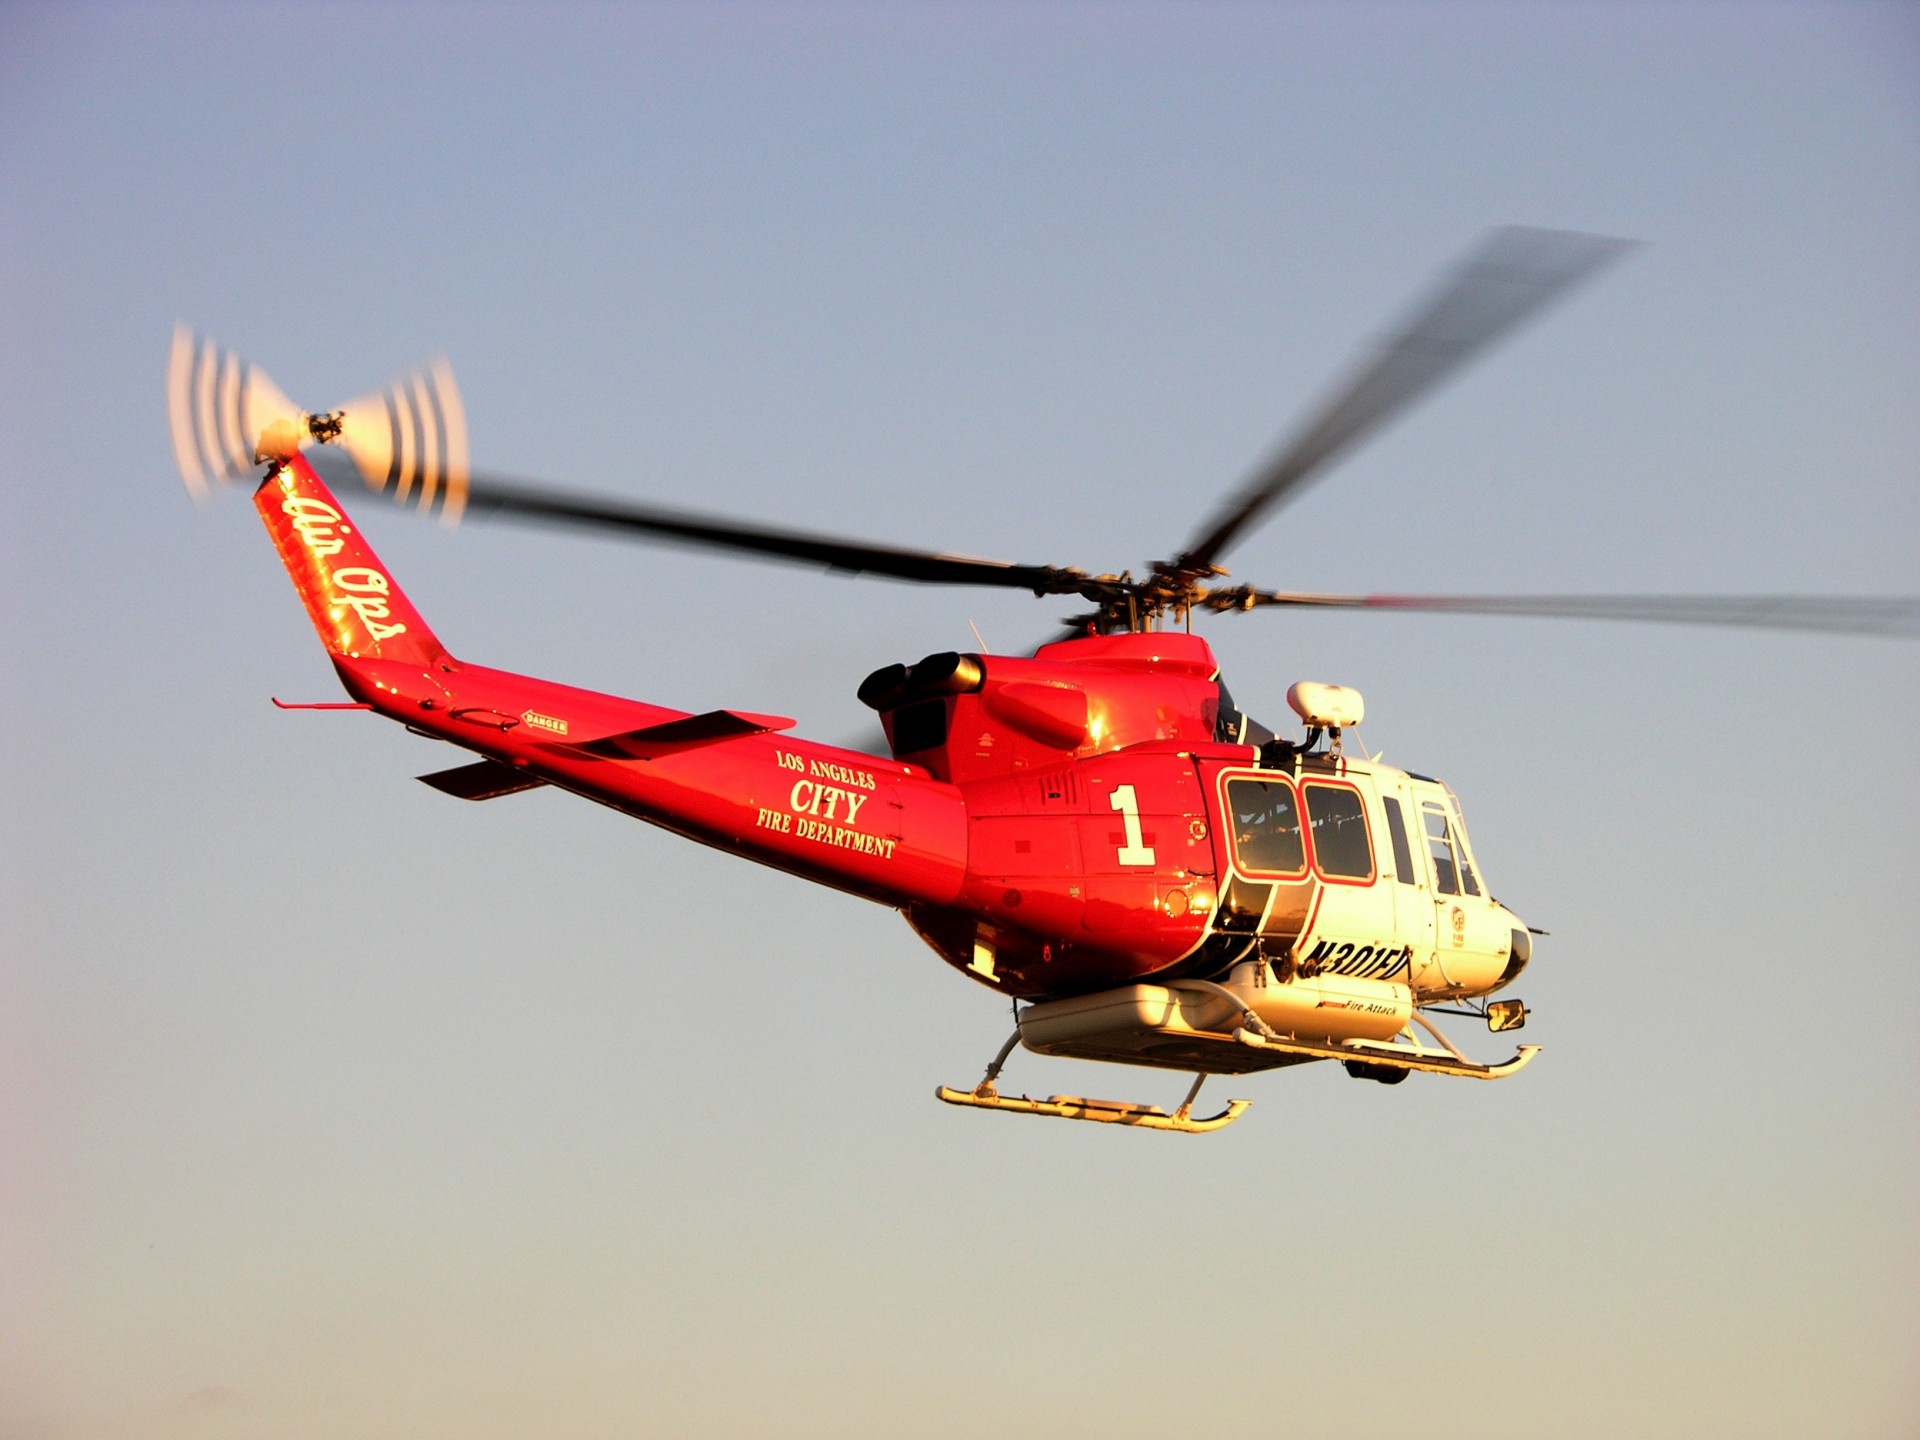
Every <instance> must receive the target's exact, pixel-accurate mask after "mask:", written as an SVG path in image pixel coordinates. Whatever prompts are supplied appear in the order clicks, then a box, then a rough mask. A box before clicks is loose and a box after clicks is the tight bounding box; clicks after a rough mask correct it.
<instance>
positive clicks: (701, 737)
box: [567, 710, 794, 760]
mask: <svg viewBox="0 0 1920 1440" xmlns="http://www.w3.org/2000/svg"><path fill="white" fill-rule="evenodd" d="M793 726H794V722H793V721H791V720H788V719H786V718H784V717H782V716H779V715H750V714H748V713H746V712H745V711H742V710H709V711H707V713H706V714H704V715H689V716H687V717H686V718H685V719H684V720H666V721H662V722H661V723H660V724H658V725H643V726H642V727H641V728H640V729H638V730H629V731H627V732H626V733H625V734H622V735H608V736H604V737H603V738H601V739H599V740H588V741H586V742H584V743H582V744H579V745H569V746H568V747H567V748H568V749H569V750H572V751H574V752H575V753H576V754H581V755H593V756H597V757H598V758H600V759H602V760H636V759H639V758H641V757H642V756H644V755H647V754H650V753H652V752H653V751H655V750H658V749H660V748H662V747H664V746H669V745H710V744H712V743H713V742H714V741H716V740H737V739H739V738H740V737H741V736H742V735H763V734H765V733H767V732H768V731H770V730H791V729H792V728H793Z"/></svg>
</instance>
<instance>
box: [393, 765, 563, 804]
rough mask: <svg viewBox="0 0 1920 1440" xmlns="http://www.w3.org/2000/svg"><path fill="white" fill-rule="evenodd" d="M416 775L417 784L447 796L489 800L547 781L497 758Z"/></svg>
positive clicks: (515, 793) (532, 788) (533, 787)
mask: <svg viewBox="0 0 1920 1440" xmlns="http://www.w3.org/2000/svg"><path fill="white" fill-rule="evenodd" d="M418 778H419V780H420V782H421V784H423V785H431V786H432V787H433V788H434V789H436V790H438V791H439V792H440V793H441V794H443V795H451V796H453V797H454V798H455V799H457V800H492V799H494V798H495V797H497V796H500V795H518V794H519V793H520V792H521V791H522V790H536V789H538V788H539V787H540V786H542V785H544V784H546V783H547V782H546V781H544V780H539V779H536V778H534V777H533V776H531V775H529V774H527V772H526V771H524V770H516V769H514V768H513V767H512V766H511V765H502V764H501V763H500V762H499V761H497V760H476V761H475V762H474V763H473V764H471V765H457V766H455V767H454V768H453V769H451V770H436V771H435V772H434V773H433V774H431V775H422V776H419V777H418Z"/></svg>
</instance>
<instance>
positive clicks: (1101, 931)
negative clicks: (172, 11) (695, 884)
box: [255, 454, 1525, 1000]
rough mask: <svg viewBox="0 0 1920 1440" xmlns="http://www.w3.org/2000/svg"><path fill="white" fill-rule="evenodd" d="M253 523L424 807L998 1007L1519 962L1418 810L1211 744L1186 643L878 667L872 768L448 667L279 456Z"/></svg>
mask: <svg viewBox="0 0 1920 1440" xmlns="http://www.w3.org/2000/svg"><path fill="white" fill-rule="evenodd" d="M255 504H256V506H257V507H258V509H259V511H260V514H261V517H262V519H263V520H264V521H265V523H266V526H267V529H268V531H269V533H270V534H271V535H272V537H273V539H274V543H275V545H276V547H277V548H278V549H279V552H280V555H281V558H282V560H283V561H284V562H285V564H286V566H287V569H288V572H289V574H290V575H291V576H292V578H293V581H294V584H295V588H296V589H297V590H298V592H299V594H300V596H301V598H302V600H303V602H304V603H305V605H306V607H307V610H308V613H309V615H310V616H311V618H312V619H313V621H314V623H315V626H316V628H317V629H318V630H319V632H320V636H321V639H322V641H323V642H324V643H325V645H326V647H327V650H328V652H329V654H330V655H331V657H332V659H333V663H334V665H335V668H336V669H337V671H338V672H339V675H340V678H341V680H342V682H343V684H344V685H345V686H346V688H347V690H348V692H349V693H350V694H351V695H352V696H353V697H354V699H355V701H357V702H359V703H360V704H363V705H365V706H366V707H368V708H370V709H372V710H374V711H377V712H378V713H380V714H382V715H385V716H387V717H389V718H391V719H394V720H398V721H400V722H401V723H403V724H405V725H406V726H407V727H408V728H409V729H410V730H412V731H414V732H416V733H418V734H422V735H427V736H431V737H434V738H437V739H442V740H447V741H450V742H452V743H453V744H456V745H458V746H460V747H462V748H464V749H466V750H469V751H473V752H475V753H476V754H478V755H479V756H480V757H482V758H481V759H480V760H479V761H478V762H476V763H474V764H470V765H467V766H463V767H460V768H457V769H455V770H451V771H446V772H441V773H440V774H437V775H434V776H424V777H422V778H423V779H426V780H427V781H428V782H429V783H430V784H434V785H435V786H436V787H437V788H440V789H443V790H446V791H448V792H449V793H452V794H456V795H460V796H463V797H464V798H468V799H485V798H491V797H493V796H496V795H502V794H507V793H511V792H513V791H516V790H522V789H529V788H533V787H535V786H539V785H548V786H554V787H557V788H560V789H564V790H568V791H572V792H574V793H576V794H579V795H582V796H584V797H586V798H589V799H592V800H596V801H599V802H600V803H602V804H605V805H610V806H612V807H614V808H616V809H618V810H621V811H623V812H625V813H627V814H630V815H632V816H635V817H636V818H639V819H643V820H646V821H648V822H650V823H652V824H655V825H659V826H662V827H664V828H666V829H669V830H672V831H674V832H676V833H678V834H682V835H685V836H687V837H688V838H690V839H694V840H698V841H701V842H703V843H705V844H708V845H712V846H714V847H716V848H718V849H723V850H727V851H730V852H732V853H734V854H736V855H741V856H745V857H746V858H749V859H752V860H757V861H759V862H761V863H762V864H766V865H771V866H774V867H776V868H778V869H781V870H785V871H788V872H790V873H792V874H795V875H798V876H801V877H803V878H805V879H808V880H811V881H815V882H817V883H820V884H825V885H829V886H832V887H834V888H836V889H839V890H844V891H846V892H848V893H850V894H854V895H858V896H861V897H863V898H866V899H869V900H873V901H877V902H879V903H881V904H885V905H890V906H894V907H896V908H898V909H900V910H901V911H902V912H903V913H904V914H905V916H906V917H907V919H908V921H909V923H910V924H912V926H913V927H914V929H915V930H916V931H917V932H918V933H919V934H920V935H921V936H922V937H923V938H924V939H925V940H926V941H927V943H928V944H930V945H931V946H932V947H933V948H934V949H935V950H936V951H937V952H938V953H939V954H940V955H941V956H942V957H944V958H945V959H946V960H947V961H948V962H949V963H951V964H953V965H954V966H955V967H956V968H959V969H961V970H963V971H965V972H966V973H968V974H969V975H970V976H971V977H972V978H974V979H975V980H977V981H979V982H981V983H982V984H985V985H988V986H990V987H992V988H994V989H996V990H999V991H1000V992H1002V993H1004V994H1009V995H1013V996H1016V997H1021V998H1025V999H1029V1000H1037V999H1048V998H1055V997H1061V996H1071V995H1080V994H1086V993H1089V992H1094V991H1101V990H1106V989H1110V988H1112V987H1115V986H1123V985H1127V984H1131V983H1134V982H1136V981H1139V980H1142V979H1145V978H1147V977H1155V978H1156V979H1159V980H1164V979H1167V978H1170V977H1177V976H1181V975H1195V976H1200V977H1202V978H1204V977H1206V976H1209V975H1214V974H1225V973H1226V972H1227V971H1228V970H1229V969H1230V968H1231V967H1232V966H1233V965H1234V964H1235V963H1238V962H1241V961H1244V960H1245V959H1247V958H1248V957H1250V956H1251V957H1256V958H1262V959H1264V960H1266V961H1270V962H1273V963H1274V964H1275V966H1276V969H1278V970H1281V971H1282V972H1283V973H1286V974H1291V973H1293V971H1294V970H1295V969H1296V968H1299V969H1301V970H1303V971H1304V973H1307V974H1313V973H1316V972H1317V971H1320V970H1327V971H1332V972H1335V973H1344V974H1349V975H1367V976H1373V977H1376V978H1379V979H1382V980H1384V979H1389V978H1391V979H1395V980H1399V981H1402V982H1404V983H1407V984H1408V985H1410V986H1411V987H1412V989H1413V991H1414V993H1415V994H1416V995H1419V994H1423V993H1424V994H1426V995H1429V996H1444V995H1467V994H1482V993H1485V992H1486V991H1488V990H1490V989H1493V988H1497V986H1498V985H1500V984H1504V983H1505V982H1506V981H1507V980H1509V979H1511V978H1512V976H1513V974H1514V973H1517V971H1518V968H1519V966H1520V964H1523V963H1524V960H1525V955H1524V953H1523V949H1522V947H1523V944H1524V935H1523V932H1522V933H1515V932H1514V928H1513V927H1514V925H1515V924H1516V923H1517V922H1513V920H1512V917H1511V916H1510V915H1509V914H1508V913H1507V912H1506V911H1505V910H1504V909H1503V908H1502V907H1500V906H1499V905H1498V904H1497V903H1496V902H1494V901H1492V900H1491V898H1490V897H1488V896H1485V895H1484V894H1483V893H1482V891H1481V889H1480V887H1479V884H1478V881H1477V879H1476V878H1475V874H1474V868H1473V866H1472V862H1471V859H1470V858H1469V857H1468V855H1467V852H1466V849H1465V836H1464V833H1463V832H1461V829H1460V822H1459V818H1458V810H1457V806H1455V804H1454V802H1453V800H1452V797H1451V795H1450V793H1448V792H1446V791H1445V788H1444V787H1442V786H1439V785H1438V783H1437V782H1432V781H1427V780H1425V779H1424V778H1423V777H1417V776H1408V775H1405V774H1404V773H1403V772H1399V771H1393V770H1388V769H1387V768H1385V767H1381V766H1377V765H1372V764H1369V763H1367V762H1364V761H1361V762H1349V761H1348V760H1347V759H1345V758H1344V757H1342V756H1340V755H1338V754H1327V753H1322V754H1317V755H1313V754H1308V755H1301V754H1299V753H1297V752H1296V753H1292V754H1290V755H1287V754H1285V753H1284V750H1283V752H1282V753H1283V757H1284V763H1277V762H1276V760H1275V758H1274V755H1273V754H1272V753H1271V752H1269V753H1267V754H1266V756H1265V763H1263V755H1262V751H1261V750H1259V749H1257V748H1256V747H1254V746H1251V745H1247V744H1242V743H1229V742H1227V741H1223V740H1222V739H1220V738H1219V737H1220V736H1221V735H1222V734H1223V733H1233V734H1238V733H1244V728H1243V727H1241V726H1239V725H1238V723H1237V721H1238V717H1237V716H1236V715H1235V714H1234V712H1233V711H1232V710H1231V705H1230V702H1228V704H1227V706H1226V713H1227V722H1226V723H1224V724H1223V719H1222V710H1223V694H1224V692H1223V690H1222V687H1221V685H1220V683H1219V673H1218V669H1217V666H1216V665H1215V662H1214V659H1213V655H1212V652H1211V651H1210V650H1209V648H1208V647H1207V645H1206V643H1205V642H1204V641H1203V640H1201V639H1199V638H1198V637H1196V636H1193V635H1188V634H1180V633H1173V632H1153V633H1138V634H1124V635H1105V636H1101V635H1090V636H1087V637H1085V638H1079V639H1073V640H1065V641H1061V642H1059V643H1056V644H1052V645H1046V646H1042V647H1041V648H1040V650H1039V651H1038V652H1037V653H1036V654H1034V655H1033V656H1031V657H1009V656H979V655H942V656H930V657H928V658H927V659H926V660H924V661H922V662H921V663H920V664H919V665H916V666H914V667H912V668H911V669H908V668H906V667H903V666H892V667H888V668H887V669H886V670H882V671H879V672H876V673H875V674H874V675H873V676H871V677H869V680H868V681H867V683H866V685H864V686H862V698H863V699H866V700H867V701H868V702H869V703H870V704H872V705H874V707H875V708H876V709H878V710H880V712H881V716H882V719H883V722H884V723H885V725H886V727H887V730H888V735H889V738H890V740H891V742H892V747H893V750H894V752H895V756H896V757H897V758H893V759H883V758H879V757H875V756H872V755H867V754H863V753H860V752H857V751H851V750H846V749H841V748H839V747H835V746H830V745H822V744H818V743H815V742H812V741H807V740H803V739H799V738H797V737H795V736H793V735H791V734H789V733H787V732H788V731H789V729H790V727H791V725H792V723H793V722H792V721H789V720H786V719H783V718H781V717H778V716H771V715H761V714H755V713H751V712H745V711H733V710H723V711H713V712H709V713H706V714H702V715H692V714H689V713H687V712H685V711H681V710H675V709H671V708H668V707H665V706H659V705H651V704H646V703H643V702H639V701H634V700H626V699H621V698H619V697H616V696H611V695H603V694H598V693H595V692H593V691H588V690H581V689H576V688H573V687H571V686H566V685H560V684H555V683H553V682H551V681H547V680H540V679H535V678H532V677H529V676H524V675H517V674H512V673H509V672H506V671H501V670H494V669H489V668H487V667H485V666H480V665H473V664H469V663H467V662H465V661H462V660H458V659H456V658H454V657H453V656H452V655H451V654H450V653H449V652H448V651H447V650H446V648H445V647H444V646H443V645H441V644H440V642H439V641H438V639H436V638H435V637H434V635H433V633H432V631H431V630H430V629H429V628H428V627H427V625H426V623H425V622H424V620H422V619H421V617H420V615H419V613H418V612H417V611H416V610H415V609H414V608H413V606H412V605H411V603H410V602H409V601H408V600H407V599H406V597H405V596H404V595H403V594H402V593H401V591H400V590H399V588H398V587H397V586H396V585H394V583H393V582H392V579H391V577H390V576H389V575H388V574H387V572H386V570H385V569H384V568H383V567H382V566H381V564H380V562H379V560H378V558H377V557H376V556H375V555H374V554H373V552H372V550H371V549H370V547H368V546H367V545H366V543H365V541H364V539H363V538H362V537H361V536H360V534H359V533H358V530H357V527H355V526H354V525H352V524H351V523H350V521H349V519H348V517H347V516H346V514H345V513H344V511H342V509H341V508H340V505H339V502H338V501H337V500H336V499H335V497H334V496H333V495H332V493H331V492H330V491H329V490H328V489H327V487H326V486H325V484H324V483H323V482H322V481H321V480H320V479H319V477H318V476H317V475H316V474H315V473H314V471H313V470H312V468H311V467H310V466H309V465H308V463H307V461H306V459H305V458H304V457H302V456H300V455H297V454H296V455H294V456H292V457H291V458H289V459H287V460H286V461H285V462H284V463H281V464H278V465H276V466H275V467H274V468H273V469H272V470H271V471H270V473H269V474H268V476H267V478H266V480H265V481H264V482H263V483H262V485H261V487H260V489H259V491H258V492H257V494H256V497H255ZM1409 826H1411V833H1412V836H1413V838H1412V840H1410V839H1409ZM1443 847H1450V848H1445V850H1444V854H1443ZM1416 851H1417V853H1418V854H1419V855H1422V856H1426V857H1428V860H1427V862H1426V863H1422V862H1419V861H1416V859H1415V854H1416ZM1449 864H1450V865H1451V867H1452V869H1451V872H1450V873H1449V872H1448V870H1447V866H1448V865H1449ZM1449 909H1451V917H1449V916H1448V914H1447V912H1448V910H1449Z"/></svg>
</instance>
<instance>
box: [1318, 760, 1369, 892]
mask: <svg viewBox="0 0 1920 1440" xmlns="http://www.w3.org/2000/svg"><path fill="white" fill-rule="evenodd" d="M1316 786H1318V787H1320V788H1322V789H1326V790H1346V791H1349V792H1350V793H1351V794H1352V795H1353V797H1354V799H1356V800H1358V801H1359V802H1360V824H1361V825H1362V826H1363V827H1364V828H1365V831H1366V837H1367V863H1368V865H1369V866H1370V867H1371V868H1369V869H1368V871H1367V873H1366V875H1365V876H1364V877H1363V876H1358V875H1329V874H1328V873H1327V872H1326V871H1325V870H1323V869H1321V868H1320V847H1319V846H1318V845H1316V844H1315V843H1314V840H1313V809H1312V807H1311V806H1310V805H1309V804H1308V802H1307V795H1306V792H1307V791H1308V790H1309V789H1312V788H1314V787H1316ZM1298 789H1299V792H1300V818H1301V820H1302V821H1303V822H1304V824H1303V825H1302V827H1301V830H1302V833H1303V834H1304V835H1305V837H1306V841H1307V861H1308V863H1309V864H1310V865H1312V866H1313V873H1314V874H1315V875H1317V876H1319V877H1320V879H1322V880H1324V881H1325V882H1326V883H1327V884H1329V885H1352V886H1355V887H1357V888H1360V889H1365V888H1366V887H1368V886H1370V885H1377V884H1379V883H1380V849H1379V847H1378V846H1377V845H1375V844H1374V843H1373V817H1372V816H1371V815H1369V814H1368V813H1367V792H1366V791H1364V790H1362V789H1361V788H1360V787H1359V786H1358V785H1356V784H1354V783H1353V782H1352V781H1351V780H1333V779H1325V780H1323V779H1321V778H1320V777H1319V776H1317V775H1315V776H1311V777H1309V776H1302V777H1301V779H1300V784H1299V786H1298Z"/></svg>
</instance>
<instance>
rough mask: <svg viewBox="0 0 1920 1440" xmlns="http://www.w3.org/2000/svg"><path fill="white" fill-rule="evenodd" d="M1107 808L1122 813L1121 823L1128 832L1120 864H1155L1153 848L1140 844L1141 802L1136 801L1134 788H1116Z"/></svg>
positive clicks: (1109, 797) (1120, 786)
mask: <svg viewBox="0 0 1920 1440" xmlns="http://www.w3.org/2000/svg"><path fill="white" fill-rule="evenodd" d="M1107 806H1108V808H1109V809H1113V810H1118V811H1119V812H1120V823H1121V825H1122V827H1123V828H1124V829H1125V830H1126V832H1127V843H1126V844H1124V845H1122V846H1121V847H1120V863H1121V864H1122V865H1151V864H1153V847H1152V846H1151V845H1142V844H1141V843H1140V802H1139V801H1138V800H1136V799H1134V796H1133V786H1131V785H1116V786H1114V787H1113V794H1111V795H1109V796H1108V797H1107Z"/></svg>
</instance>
